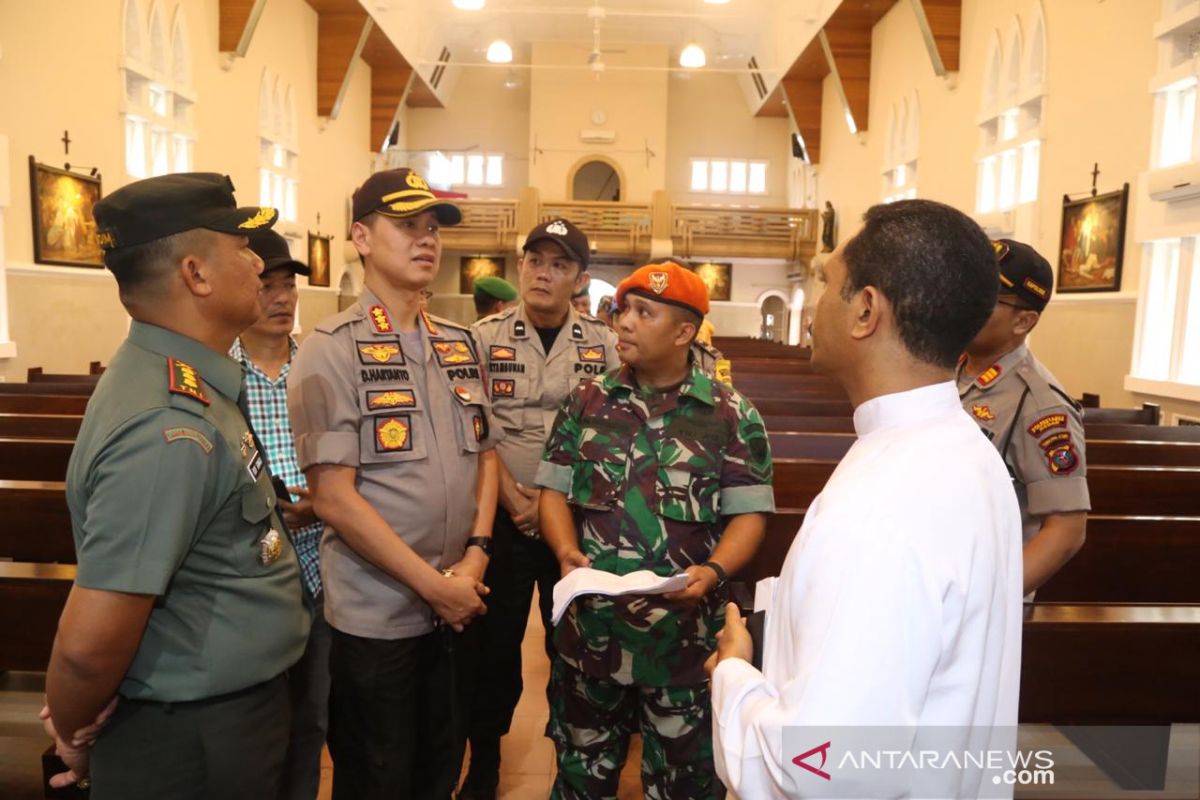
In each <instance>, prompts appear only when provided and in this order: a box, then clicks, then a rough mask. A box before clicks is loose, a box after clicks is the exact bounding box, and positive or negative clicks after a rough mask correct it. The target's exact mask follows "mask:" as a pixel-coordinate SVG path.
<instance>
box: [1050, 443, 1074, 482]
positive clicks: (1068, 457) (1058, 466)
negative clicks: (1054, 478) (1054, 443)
mask: <svg viewBox="0 0 1200 800" xmlns="http://www.w3.org/2000/svg"><path fill="white" fill-rule="evenodd" d="M1046 459H1047V461H1048V462H1049V464H1050V471H1051V472H1052V473H1054V474H1055V475H1069V474H1071V473H1072V472H1074V471H1075V468H1076V467H1078V466H1079V456H1078V455H1077V454H1076V453H1075V446H1074V445H1071V444H1068V445H1064V446H1063V447H1056V448H1054V449H1052V450H1048V451H1046Z"/></svg>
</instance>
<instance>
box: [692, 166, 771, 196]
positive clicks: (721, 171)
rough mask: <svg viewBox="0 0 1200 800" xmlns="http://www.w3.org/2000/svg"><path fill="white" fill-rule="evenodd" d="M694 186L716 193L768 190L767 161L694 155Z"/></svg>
mask: <svg viewBox="0 0 1200 800" xmlns="http://www.w3.org/2000/svg"><path fill="white" fill-rule="evenodd" d="M690 185H691V190H692V191H693V192H706V193H712V194H766V193H767V162H766V161H760V160H749V159H715V158H693V159H692V164H691V183H690Z"/></svg>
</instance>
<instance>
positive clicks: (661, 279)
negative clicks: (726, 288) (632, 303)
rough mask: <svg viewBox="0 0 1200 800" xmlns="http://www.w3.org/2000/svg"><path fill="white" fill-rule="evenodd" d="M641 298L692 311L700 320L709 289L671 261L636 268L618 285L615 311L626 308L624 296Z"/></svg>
mask: <svg viewBox="0 0 1200 800" xmlns="http://www.w3.org/2000/svg"><path fill="white" fill-rule="evenodd" d="M629 292H633V293H634V294H640V295H643V296H644V297H648V298H649V299H651V300H657V301H658V302H660V303H669V304H671V305H674V306H681V307H683V308H686V309H689V310H691V311H695V312H696V313H697V314H699V315H700V316H701V317H703V316H704V315H705V314H707V313H708V287H707V286H705V285H704V281H702V280H701V279H700V276H699V275H697V274H696V273H694V272H692V271H691V270H690V269H688V268H687V267H683V266H680V265H679V264H676V263H674V262H672V261H664V262H662V263H659V264H647V265H646V266H644V267H638V268H637V269H636V270H634V271H633V274H632V275H630V276H629V277H628V278H626V279H625V280H623V281H621V282H620V283H619V284H617V307H618V308H624V307H625V295H626V294H627V293H629Z"/></svg>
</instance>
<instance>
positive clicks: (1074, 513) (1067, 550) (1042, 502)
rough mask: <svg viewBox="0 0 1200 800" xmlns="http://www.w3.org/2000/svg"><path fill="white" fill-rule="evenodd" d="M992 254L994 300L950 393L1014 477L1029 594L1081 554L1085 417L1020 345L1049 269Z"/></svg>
mask: <svg viewBox="0 0 1200 800" xmlns="http://www.w3.org/2000/svg"><path fill="white" fill-rule="evenodd" d="M992 244H993V247H994V248H995V250H996V258H997V260H998V261H999V262H1000V296H999V299H998V300H997V301H996V308H995V310H994V311H993V312H992V316H991V318H990V319H989V320H988V322H987V324H986V325H984V327H983V330H981V331H980V332H979V334H978V335H977V336H976V337H975V339H974V340H973V341H972V342H971V344H970V345H969V346H968V347H967V353H966V355H965V356H964V357H963V361H962V363H961V364H960V365H959V369H958V391H959V396H960V397H961V399H962V404H963V408H964V409H965V410H966V411H967V413H969V414H970V415H971V416H972V417H973V418H974V419H975V421H976V422H977V423H979V426H980V428H982V429H983V432H984V434H985V435H986V436H987V437H988V438H989V439H990V440H991V441H992V443H993V444H995V445H996V449H997V450H999V451H1000V455H1001V456H1003V458H1004V463H1005V464H1006V465H1008V471H1009V473H1010V474H1011V475H1012V478H1013V486H1014V487H1015V488H1016V491H1017V499H1018V501H1020V505H1021V519H1022V528H1023V533H1024V540H1025V549H1024V560H1025V592H1026V594H1028V593H1030V592H1032V591H1033V590H1035V589H1037V587H1039V586H1041V585H1042V584H1043V583H1045V582H1046V581H1047V580H1048V579H1049V578H1050V577H1051V576H1052V575H1053V574H1054V573H1055V572H1057V571H1058V570H1059V569H1060V568H1061V567H1062V565H1063V564H1065V563H1067V562H1068V561H1069V560H1071V557H1072V556H1074V555H1075V553H1077V552H1078V551H1079V548H1080V547H1082V546H1083V540H1084V536H1085V533H1086V527H1087V512H1088V510H1089V509H1090V508H1091V500H1090V497H1089V495H1088V486H1087V477H1086V476H1087V460H1086V453H1085V451H1084V439H1083V415H1082V413H1081V410H1080V408H1079V405H1078V403H1076V402H1075V401H1074V400H1073V399H1071V397H1070V395H1068V394H1067V393H1066V392H1065V391H1063V389H1062V388H1061V386H1060V385H1059V382H1058V380H1057V379H1056V378H1055V377H1054V376H1053V375H1051V374H1050V372H1049V370H1047V369H1046V368H1045V367H1044V366H1042V365H1041V363H1040V362H1039V361H1038V360H1037V359H1036V358H1034V357H1033V354H1032V353H1031V352H1029V348H1028V347H1027V346H1026V344H1025V339H1026V337H1027V336H1028V335H1029V332H1030V331H1032V330H1033V328H1034V326H1036V325H1037V323H1038V320H1039V319H1040V318H1041V315H1042V312H1043V311H1044V310H1045V308H1046V304H1047V303H1049V302H1050V293H1051V287H1052V286H1053V282H1054V275H1053V273H1052V271H1051V269H1050V264H1049V263H1048V262H1047V261H1046V259H1044V258H1042V257H1041V256H1040V255H1039V254H1038V253H1037V251H1035V250H1034V249H1033V248H1032V247H1030V246H1029V245H1026V244H1022V243H1020V242H1014V241H1012V240H1009V239H1000V240H998V241H995V242H993V243H992Z"/></svg>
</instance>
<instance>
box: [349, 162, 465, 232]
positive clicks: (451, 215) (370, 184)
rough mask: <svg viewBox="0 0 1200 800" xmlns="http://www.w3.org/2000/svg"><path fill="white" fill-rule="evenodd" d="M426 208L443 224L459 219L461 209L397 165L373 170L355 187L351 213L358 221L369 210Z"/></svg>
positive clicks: (387, 212)
mask: <svg viewBox="0 0 1200 800" xmlns="http://www.w3.org/2000/svg"><path fill="white" fill-rule="evenodd" d="M426 210H428V211H432V212H433V213H434V214H436V215H437V219H438V222H440V223H441V224H443V225H457V224H458V223H460V222H462V211H460V210H459V208H458V206H456V205H454V203H451V202H450V201H449V200H444V199H442V198H441V197H438V196H437V195H435V194H434V193H433V190H432V189H430V188H429V184H428V183H426V182H425V179H424V178H422V177H421V176H420V175H418V174H417V173H415V172H413V171H412V170H411V169H409V168H408V167H401V168H400V169H386V170H384V171H383V172H376V173H375V174H374V175H372V176H371V177H369V178H367V179H366V180H365V181H364V182H363V185H362V186H360V187H358V188H357V189H355V190H354V200H353V208H352V212H351V213H353V214H354V221H355V222H358V221H359V220H360V219H362V218H363V217H365V216H366V215H367V214H371V213H378V214H383V215H384V216H385V217H411V216H413V215H414V214H420V213H421V212H422V211H426Z"/></svg>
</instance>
